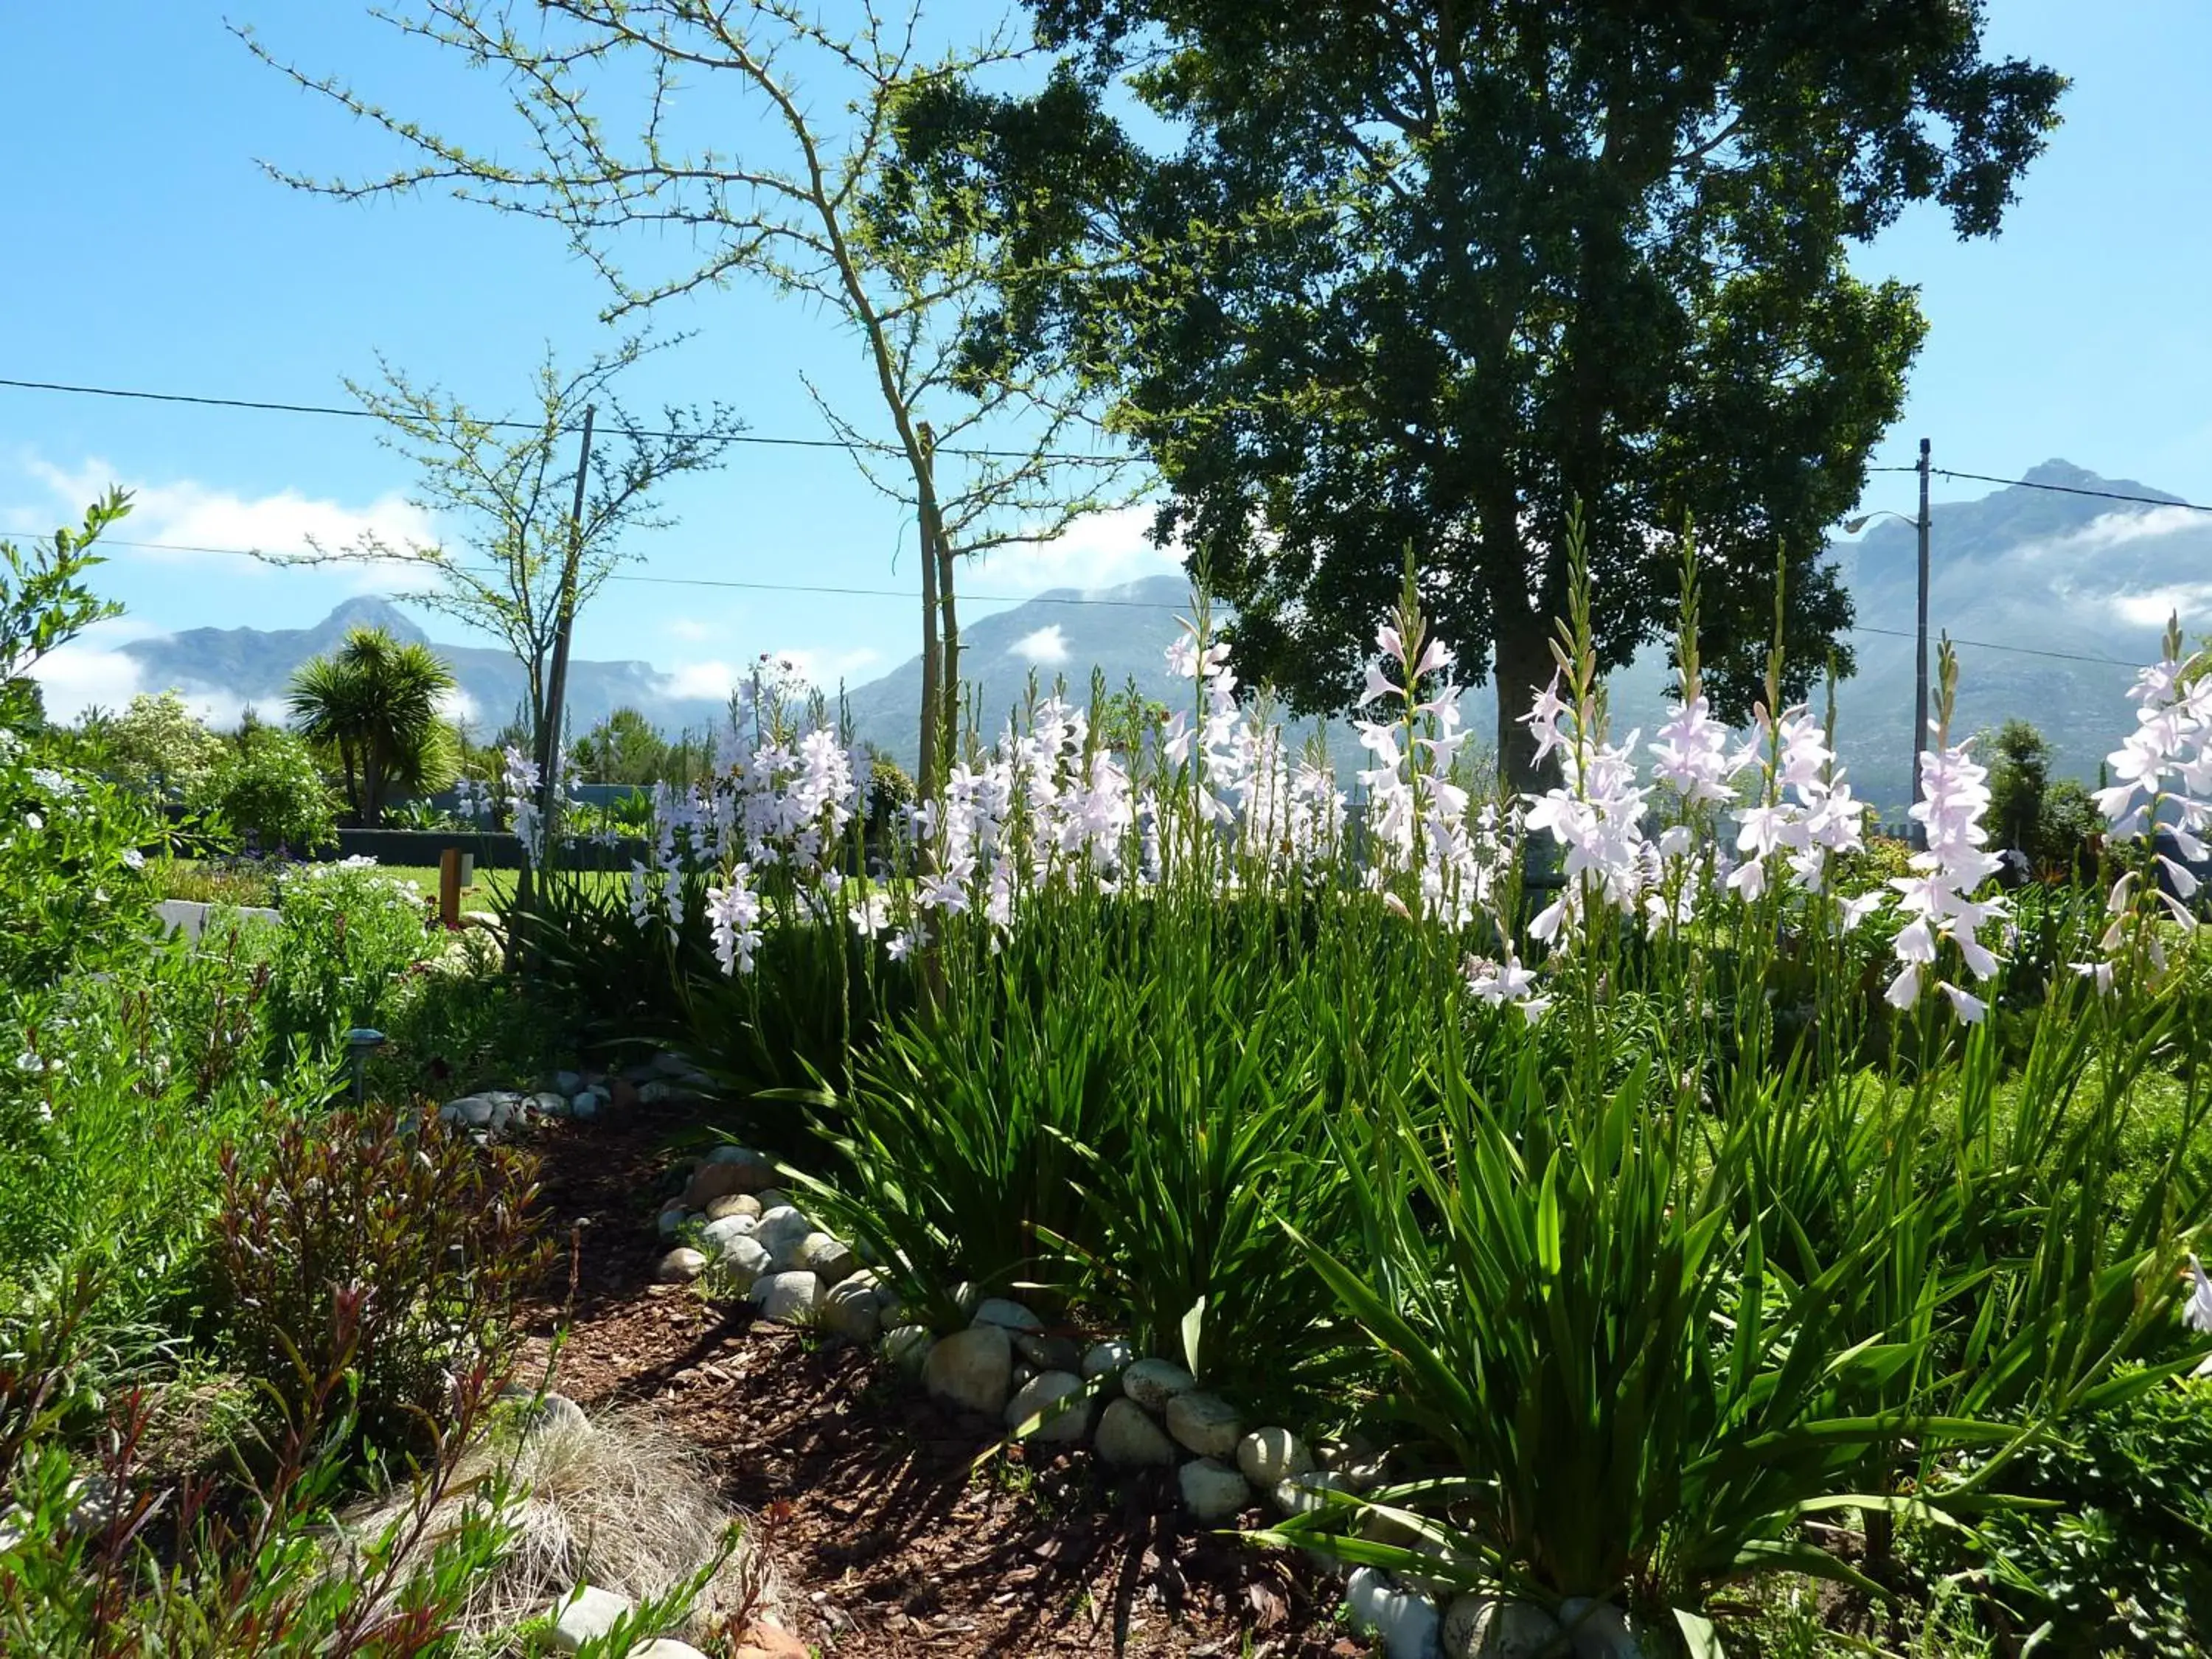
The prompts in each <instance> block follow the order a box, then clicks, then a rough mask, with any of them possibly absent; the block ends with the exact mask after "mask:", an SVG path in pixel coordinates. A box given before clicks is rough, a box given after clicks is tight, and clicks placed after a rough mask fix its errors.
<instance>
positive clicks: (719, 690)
mask: <svg viewBox="0 0 2212 1659" xmlns="http://www.w3.org/2000/svg"><path fill="white" fill-rule="evenodd" d="M742 678H744V670H743V669H742V668H738V667H735V666H733V665H731V664H729V663H726V662H690V663H683V664H680V665H678V666H677V667H676V668H675V669H673V670H671V671H670V672H668V673H665V674H663V675H662V676H661V677H660V683H659V691H660V694H661V696H665V697H706V698H712V699H714V700H717V701H719V700H720V699H721V698H724V697H726V696H729V695H730V692H731V690H732V688H733V687H734V686H735V685H736V684H737V683H738V681H739V680H740V679H742Z"/></svg>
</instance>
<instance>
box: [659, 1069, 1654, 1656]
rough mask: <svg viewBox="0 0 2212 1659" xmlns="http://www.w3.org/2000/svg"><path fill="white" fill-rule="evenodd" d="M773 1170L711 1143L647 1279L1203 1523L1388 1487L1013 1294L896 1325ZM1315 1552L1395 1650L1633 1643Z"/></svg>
mask: <svg viewBox="0 0 2212 1659" xmlns="http://www.w3.org/2000/svg"><path fill="white" fill-rule="evenodd" d="M664 1058H666V1057H664ZM783 1178H784V1176H783V1173H782V1171H781V1168H780V1166H779V1165H778V1164H777V1163H776V1161H775V1159H774V1158H771V1157H769V1155H767V1154H765V1153H762V1152H754V1151H751V1150H750V1149H749V1148H746V1147H742V1146H717V1147H716V1148H715V1149H714V1151H713V1152H711V1153H709V1154H708V1156H707V1157H706V1158H704V1159H702V1161H701V1162H699V1163H698V1164H696V1165H695V1166H694V1167H693V1168H692V1169H691V1170H690V1172H689V1174H688V1176H687V1177H686V1179H685V1182H684V1189H683V1191H682V1192H681V1193H679V1194H677V1195H676V1196H675V1197H673V1198H671V1199H670V1200H667V1202H666V1203H665V1204H664V1205H662V1206H661V1207H660V1210H659V1214H658V1215H657V1216H656V1218H655V1220H654V1228H655V1231H656V1233H657V1234H658V1236H659V1238H660V1240H661V1241H662V1242H663V1243H665V1244H666V1245H667V1246H668V1249H666V1250H665V1253H664V1254H663V1255H662V1256H661V1258H660V1261H659V1267H658V1269H657V1272H656V1277H657V1278H658V1279H659V1280H660V1281H661V1282H663V1283H669V1284H682V1283H689V1282H691V1281H694V1280H699V1279H708V1282H709V1284H710V1285H712V1286H713V1288H714V1289H716V1290H726V1291H730V1292H732V1293H733V1294H735V1295H737V1296H738V1297H741V1298H742V1299H744V1301H746V1302H749V1303H750V1304H753V1305H754V1306H755V1307H757V1309H758V1310H760V1317H762V1318H763V1319H767V1320H771V1321H774V1322H777V1323H781V1324H813V1325H817V1326H819V1327H820V1328H823V1329H824V1330H827V1331H829V1332H830V1333H832V1334H836V1335H837V1336H841V1337H843V1338H845V1339H847V1340H849V1341H852V1342H854V1343H856V1344H859V1345H860V1346H866V1347H871V1348H872V1349H874V1350H875V1351H876V1352H878V1354H879V1355H880V1356H881V1357H882V1358H884V1359H886V1360H888V1361H889V1362H890V1364H891V1366H892V1368H893V1369H894V1370H896V1371H898V1372H899V1373H900V1374H901V1375H902V1376H905V1377H907V1378H908V1380H909V1381H910V1382H913V1383H918V1384H919V1385H920V1386H921V1388H922V1389H924V1390H925V1391H926V1392H927V1393H928V1394H929V1395H932V1396H933V1397H934V1398H936V1399H938V1400H940V1401H944V1402H945V1403H946V1404H948V1405H951V1406H954V1407H958V1408H960V1409H961V1410H963V1411H968V1412H972V1413H977V1414H979V1415H983V1416H988V1417H993V1418H996V1419H998V1420H999V1421H1000V1422H1001V1423H1003V1424H1005V1425H1006V1429H1007V1431H1008V1432H1009V1435H1010V1437H1014V1438H1020V1439H1028V1438H1034V1439H1036V1440H1039V1441H1041V1442H1043V1443H1047V1444H1052V1445H1073V1444H1083V1443H1088V1444H1089V1445H1090V1446H1091V1449H1092V1450H1093V1451H1094V1452H1095V1453H1096V1454H1097V1456H1098V1457H1099V1458H1100V1460H1101V1461H1102V1462H1104V1463H1105V1464H1106V1465H1107V1466H1108V1467H1109V1468H1116V1469H1123V1470H1134V1469H1143V1468H1161V1469H1169V1468H1171V1469H1173V1470H1175V1472H1176V1488H1177V1491H1178V1492H1179V1494H1180V1496H1181V1499H1182V1504H1183V1507H1184V1508H1185V1509H1186V1510H1188V1511H1189V1512H1190V1514H1191V1516H1192V1517H1193V1518H1194V1519H1195V1520H1197V1521H1199V1522H1206V1523H1212V1522H1225V1521H1227V1520H1228V1519H1230V1517H1231V1516H1236V1515H1237V1514H1240V1513H1242V1512H1243V1510H1245V1509H1247V1508H1249V1506H1250V1505H1251V1504H1253V1503H1254V1502H1255V1499H1257V1500H1264V1502H1265V1503H1266V1504H1267V1505H1268V1506H1270V1507H1271V1508H1272V1509H1273V1510H1275V1511H1276V1512H1277V1513H1278V1514H1279V1515H1284V1516H1292V1515H1299V1514H1305V1513H1310V1512H1311V1511H1313V1510H1317V1509H1319V1508H1320V1507H1321V1506H1322V1504H1325V1503H1326V1502H1328V1498H1327V1496H1326V1494H1328V1493H1329V1492H1343V1493H1347V1494H1350V1495H1352V1496H1354V1497H1359V1496H1364V1494H1365V1493H1366V1492H1369V1491H1370V1490H1372V1489H1373V1488H1374V1487H1376V1486H1378V1485H1380V1484H1381V1483H1382V1481H1383V1476H1384V1473H1385V1469H1384V1463H1383V1459H1382V1458H1380V1457H1378V1456H1376V1455H1375V1454H1374V1453H1373V1452H1372V1451H1371V1449H1368V1448H1366V1447H1364V1446H1361V1445H1359V1444H1358V1443H1356V1442H1355V1443H1351V1444H1347V1445H1345V1446H1340V1447H1325V1448H1324V1449H1322V1452H1321V1453H1320V1455H1316V1453H1315V1452H1314V1451H1313V1450H1312V1449H1310V1448H1309V1447H1308V1445H1307V1443H1306V1442H1305V1441H1304V1439H1303V1438H1301V1437H1299V1436H1298V1434H1297V1432H1296V1431H1293V1430H1291V1429H1289V1428H1285V1427H1283V1426H1281V1425H1275V1424H1263V1425H1257V1426H1250V1427H1248V1426H1247V1425H1246V1423H1245V1422H1244V1419H1243V1417H1242V1415H1241V1414H1240V1413H1239V1412H1238V1411H1237V1407H1235V1406H1234V1405H1233V1404H1231V1402H1230V1401H1226V1400H1225V1399H1223V1398H1221V1397H1220V1396H1219V1395H1215V1394H1213V1393H1211V1392H1209V1391H1207V1390H1205V1389H1200V1388H1199V1387H1198V1386H1197V1382H1196V1379H1195V1378H1194V1377H1193V1376H1191V1374H1190V1372H1189V1371H1188V1370H1185V1369H1184V1368H1183V1367H1182V1366H1180V1365H1177V1364H1174V1363H1173V1362H1172V1361H1170V1360H1166V1359H1161V1358H1152V1357H1146V1356H1141V1355H1139V1354H1138V1353H1137V1352H1136V1351H1135V1350H1134V1349H1133V1348H1132V1347H1131V1346H1130V1345H1129V1344H1128V1343H1127V1342H1125V1341H1121V1340H1115V1339H1108V1340H1103V1341H1100V1342H1097V1343H1094V1344H1092V1345H1091V1347H1090V1348H1089V1349H1088V1350H1087V1351H1083V1352H1079V1351H1078V1349H1077V1346H1076V1345H1075V1344H1074V1343H1073V1342H1072V1341H1070V1340H1067V1339H1065V1338H1061V1337H1054V1336H1052V1335H1049V1334H1047V1332H1046V1330H1045V1328H1044V1323H1043V1322H1042V1320H1041V1319H1039V1318H1038V1317H1037V1316H1036V1314H1035V1313H1033V1312H1032V1311H1030V1310H1029V1309H1028V1308H1026V1307H1024V1306H1023V1305H1022V1304H1020V1303H1019V1302H1017V1301H1014V1300H1012V1298H1010V1297H979V1296H977V1295H976V1294H975V1291H974V1290H973V1288H972V1287H971V1286H968V1285H962V1286H960V1287H958V1288H957V1290H956V1291H955V1293H954V1299H955V1301H956V1303H957V1304H958V1305H959V1306H961V1307H962V1308H963V1310H966V1311H967V1312H968V1313H969V1323H968V1325H967V1326H966V1327H965V1328H963V1329H961V1330H957V1331H951V1332H948V1333H946V1334H945V1335H943V1336H941V1337H940V1336H939V1335H938V1334H936V1333H935V1332H934V1331H933V1330H931V1329H930V1328H928V1327H927V1326H926V1325H921V1324H915V1323H911V1322H906V1321H904V1320H903V1319H902V1312H903V1310H902V1309H901V1308H900V1306H899V1305H898V1303H897V1300H896V1297H895V1296H894V1294H893V1293H892V1292H891V1291H890V1288H889V1287H888V1286H887V1285H884V1284H883V1283H882V1281H881V1280H880V1279H879V1278H878V1275H877V1273H876V1272H875V1271H874V1269H872V1268H871V1267H864V1266H862V1265H861V1263H860V1257H859V1255H858V1253H857V1252H856V1251H855V1250H854V1249H853V1248H852V1247H851V1246H850V1245H848V1244H847V1243H843V1242H842V1241H840V1240H838V1239H836V1238H835V1237H832V1236H831V1235H830V1234H829V1233H828V1232H827V1231H823V1229H821V1228H820V1227H819V1226H817V1225H816V1224H815V1222H814V1221H813V1220H812V1219H811V1218H810V1217H809V1216H808V1215H807V1213H806V1212H805V1210H804V1209H802V1208H801V1207H800V1206H799V1204H798V1203H797V1202H796V1201H794V1200H793V1197H792V1195H791V1194H790V1193H789V1192H787V1191H786V1190H785V1189H784V1188H781V1187H780V1186H779V1185H778V1184H777V1183H778V1182H780V1181H781V1180H782V1179H783ZM710 1275H711V1276H712V1277H711V1278H709V1276H710ZM1390 1529H1391V1523H1390V1522H1389V1521H1388V1519H1387V1518H1386V1517H1384V1516H1382V1515H1379V1514H1376V1515H1370V1522H1369V1531H1370V1534H1371V1535H1376V1536H1383V1535H1384V1534H1387V1533H1388V1532H1389V1530H1390ZM1316 1562H1317V1564H1318V1565H1322V1566H1324V1567H1325V1568H1328V1569H1329V1570H1330V1571H1334V1572H1337V1573H1339V1574H1340V1575H1341V1576H1342V1577H1343V1580H1344V1587H1345V1605H1346V1608H1347V1610H1348V1612H1349V1613H1350V1615H1351V1618H1352V1623H1353V1624H1354V1625H1355V1626H1357V1627H1358V1628H1359V1629H1360V1630H1362V1631H1363V1632H1365V1633H1367V1634H1369V1635H1371V1636H1374V1637H1376V1638H1380V1639H1381V1640H1382V1642H1383V1647H1384V1650H1385V1651H1386V1652H1387V1653H1388V1654H1389V1659H1517V1656H1523V1655H1531V1654H1535V1653H1539V1652H1542V1651H1545V1650H1547V1649H1548V1648H1549V1647H1550V1646H1551V1645H1552V1644H1554V1643H1556V1642H1557V1641H1558V1640H1559V1638H1560V1637H1561V1636H1562V1635H1565V1637H1566V1638H1567V1642H1568V1644H1569V1649H1570V1650H1571V1652H1572V1653H1573V1654H1574V1656H1575V1659H1638V1656H1639V1655H1640V1653H1641V1651H1642V1650H1641V1648H1640V1646H1639V1645H1638V1642H1637V1640H1636V1638H1635V1635H1634V1633H1633V1632H1632V1629H1631V1628H1630V1626H1629V1625H1628V1622H1627V1620H1626V1618H1625V1616H1624V1615H1623V1614H1622V1613H1621V1612H1620V1609H1618V1608H1617V1607H1613V1606H1612V1605H1611V1604H1609V1603H1603V1602H1596V1601H1582V1602H1580V1603H1579V1604H1577V1602H1576V1601H1569V1602H1568V1603H1565V1604H1563V1605H1562V1607H1561V1608H1560V1613H1559V1617H1557V1618H1555V1617H1554V1616H1553V1614H1552V1613H1550V1612H1548V1611H1547V1610H1546V1609H1545V1608H1543V1607H1538V1606H1536V1605H1534V1604H1533V1603H1528V1602H1521V1601H1504V1600H1501V1599H1499V1598H1497V1597H1492V1596H1480V1595H1454V1594H1453V1593H1452V1591H1451V1589H1449V1586H1447V1585H1443V1584H1440V1583H1437V1582H1436V1581H1433V1580H1431V1581H1427V1582H1425V1583H1421V1582H1415V1581H1414V1580H1413V1578H1412V1577H1410V1576H1394V1575H1393V1574H1391V1573H1389V1572H1388V1571H1384V1570H1383V1569H1382V1568H1379V1567H1370V1566H1362V1567H1358V1568H1354V1569H1352V1570H1350V1571H1345V1569H1343V1568H1342V1567H1341V1566H1340V1565H1337V1564H1334V1563H1330V1562H1325V1561H1322V1560H1321V1559H1320V1558H1316Z"/></svg>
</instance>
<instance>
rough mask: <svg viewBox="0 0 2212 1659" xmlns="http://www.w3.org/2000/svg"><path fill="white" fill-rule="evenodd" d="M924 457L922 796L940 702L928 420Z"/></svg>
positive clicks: (927, 792)
mask: <svg viewBox="0 0 2212 1659" xmlns="http://www.w3.org/2000/svg"><path fill="white" fill-rule="evenodd" d="M918 435H919V437H920V439H921V442H920V445H919V448H920V451H921V461H920V465H917V466H916V467H915V479H914V482H915V496H916V499H915V527H916V530H917V531H918V532H919V535H920V538H921V750H920V752H919V753H918V754H917V755H916V757H915V793H916V794H917V795H918V796H919V797H920V798H921V799H923V800H929V799H933V797H934V796H935V795H936V793H937V732H938V726H939V720H938V702H939V697H940V696H941V692H940V690H939V682H940V678H941V675H940V669H941V664H940V663H939V659H938V650H937V608H938V597H937V572H938V566H937V537H938V519H937V486H936V480H935V477H934V474H935V471H936V468H935V466H934V465H933V459H934V457H935V455H936V453H937V439H936V435H934V434H933V433H932V432H931V430H930V428H929V422H927V421H924V422H921V427H920V428H919V432H918Z"/></svg>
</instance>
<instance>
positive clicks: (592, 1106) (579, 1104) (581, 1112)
mask: <svg viewBox="0 0 2212 1659" xmlns="http://www.w3.org/2000/svg"><path fill="white" fill-rule="evenodd" d="M599 1100H600V1095H599V1091H598V1090H597V1089H586V1090H585V1091H582V1092H581V1093H580V1094H577V1095H574V1096H572V1097H570V1098H569V1101H568V1114H569V1115H570V1116H572V1117H580V1118H586V1119H589V1118H594V1117H597V1116H598V1115H599Z"/></svg>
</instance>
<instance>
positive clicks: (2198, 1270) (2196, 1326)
mask: <svg viewBox="0 0 2212 1659" xmlns="http://www.w3.org/2000/svg"><path fill="white" fill-rule="evenodd" d="M2189 1278H2190V1290H2189V1301H2188V1303H2187V1304H2186V1305H2185V1306H2184V1307H2183V1309H2182V1310H2181V1317H2182V1322H2184V1323H2185V1324H2186V1325H2187V1326H2188V1327H2189V1328H2190V1329H2191V1330H2192V1331H2203V1332H2207V1333H2212V1276H2207V1274H2206V1273H2205V1272H2204V1267H2203V1263H2201V1262H2199V1261H2197V1258H2196V1257H2195V1256H2193V1255H2192V1256H2191V1257H2190V1258H2189Z"/></svg>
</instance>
